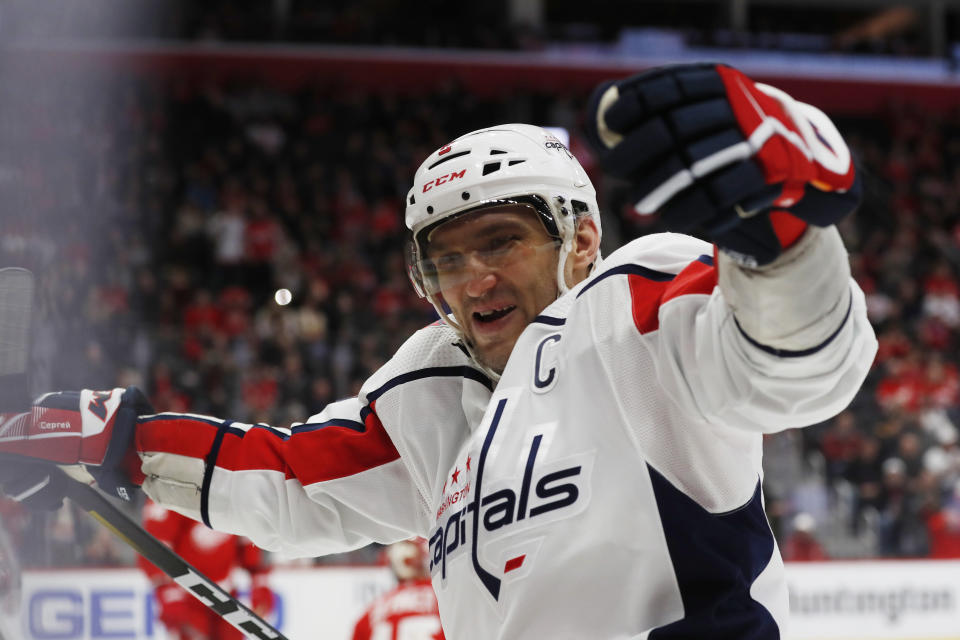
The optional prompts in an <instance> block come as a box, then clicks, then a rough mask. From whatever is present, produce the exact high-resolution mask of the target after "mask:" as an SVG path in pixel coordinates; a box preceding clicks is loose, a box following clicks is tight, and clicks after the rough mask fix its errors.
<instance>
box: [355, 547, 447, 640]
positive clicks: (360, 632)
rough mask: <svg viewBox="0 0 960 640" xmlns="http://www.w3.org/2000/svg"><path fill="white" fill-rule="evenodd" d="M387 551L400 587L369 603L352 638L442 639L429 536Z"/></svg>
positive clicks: (387, 639) (360, 639) (368, 639)
mask: <svg viewBox="0 0 960 640" xmlns="http://www.w3.org/2000/svg"><path fill="white" fill-rule="evenodd" d="M386 555H387V559H388V561H389V563H390V569H392V570H393V574H394V575H395V576H396V577H397V587H396V588H395V589H393V590H392V591H389V592H388V593H385V594H384V595H382V596H380V597H379V598H378V599H377V600H376V601H374V603H373V604H372V605H370V608H369V609H367V611H366V612H365V613H364V614H363V617H362V618H360V620H358V621H357V625H356V627H354V630H353V640H443V638H444V636H443V630H442V629H441V628H440V613H439V611H438V609H437V596H436V594H435V593H434V592H433V585H432V584H431V582H430V571H429V570H428V569H427V566H428V560H429V559H428V555H427V542H426V540H424V539H423V538H416V539H413V540H404V541H401V542H396V543H394V544H392V545H390V546H389V547H387V550H386Z"/></svg>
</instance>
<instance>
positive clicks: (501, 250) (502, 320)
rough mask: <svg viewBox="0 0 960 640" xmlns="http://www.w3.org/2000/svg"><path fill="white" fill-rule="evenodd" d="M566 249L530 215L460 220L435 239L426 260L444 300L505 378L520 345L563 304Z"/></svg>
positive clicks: (522, 210)
mask: <svg viewBox="0 0 960 640" xmlns="http://www.w3.org/2000/svg"><path fill="white" fill-rule="evenodd" d="M558 247H559V242H558V241H557V240H555V239H554V238H551V237H550V236H549V235H548V234H547V232H546V230H545V229H544V228H543V225H542V224H541V222H540V220H539V219H538V218H537V214H536V213H535V212H533V211H532V210H530V209H529V208H527V207H523V206H518V205H508V206H503V207H497V208H496V209H485V210H483V211H478V212H476V213H472V214H468V215H466V216H464V217H462V218H457V219H455V220H452V221H451V222H448V223H446V224H443V225H441V226H440V227H438V228H437V229H436V230H435V231H434V232H433V233H431V235H430V239H429V246H428V249H427V258H428V259H429V262H430V263H431V265H432V270H433V275H434V277H435V279H436V285H437V288H438V289H439V293H440V296H441V297H442V298H443V300H444V301H446V303H447V305H448V306H449V307H450V309H451V310H452V311H453V315H454V317H455V318H456V319H457V322H458V323H459V324H460V326H461V327H462V329H463V332H464V334H465V335H466V337H467V339H468V340H470V342H471V343H472V344H473V349H474V353H475V354H476V356H477V358H478V359H479V360H480V361H481V362H482V363H483V364H485V365H486V366H488V367H490V368H491V369H493V370H494V371H497V372H502V371H503V368H504V367H505V366H506V364H507V358H509V357H510V352H511V351H512V350H513V345H514V344H515V343H516V341H517V338H518V337H519V336H520V334H521V333H522V332H523V330H524V329H525V328H526V326H527V325H528V324H529V323H530V321H531V320H533V319H534V318H535V317H536V316H537V315H538V314H539V313H540V312H541V311H543V309H545V308H546V307H547V305H549V304H550V303H551V302H553V301H554V300H556V299H557V275H556V274H557V260H558V259H559V250H558Z"/></svg>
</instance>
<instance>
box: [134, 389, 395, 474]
mask: <svg viewBox="0 0 960 640" xmlns="http://www.w3.org/2000/svg"><path fill="white" fill-rule="evenodd" d="M374 406H375V403H371V404H370V406H369V407H368V408H365V409H364V411H363V412H362V413H361V416H358V417H360V418H361V419H362V422H360V421H353V420H346V419H335V420H330V421H328V422H324V423H320V424H307V425H301V426H299V427H295V428H294V429H293V430H292V434H289V435H288V434H287V433H286V432H284V431H280V430H278V429H273V428H271V427H268V426H266V425H255V426H253V427H251V428H250V429H249V430H244V429H239V428H237V427H231V426H228V425H229V421H219V420H215V419H204V418H199V417H196V416H185V415H177V414H159V415H157V416H151V417H149V418H143V419H141V420H140V422H139V425H138V427H137V434H136V439H137V445H136V446H137V451H139V452H162V453H174V454H178V455H182V456H187V457H190V458H199V459H201V460H204V459H206V458H207V456H208V455H209V454H210V452H211V449H212V448H213V445H214V443H215V440H216V437H217V431H218V430H219V429H220V428H221V425H223V439H222V442H221V443H220V446H219V448H218V449H219V450H218V451H217V452H216V453H217V455H216V460H215V464H216V466H217V467H220V468H221V469H226V470H229V471H248V470H264V471H280V472H283V474H284V477H286V478H288V479H290V478H296V479H298V480H299V481H300V482H301V484H304V485H308V484H313V483H315V482H323V481H326V480H334V479H337V478H343V477H346V476H350V475H354V474H356V473H360V472H361V471H366V470H368V469H373V468H375V467H378V466H380V465H383V464H386V463H388V462H392V461H393V460H396V459H397V458H399V457H400V454H399V453H398V452H397V449H396V447H395V446H394V445H393V442H392V441H391V440H390V436H389V435H387V432H386V430H385V429H384V428H383V423H382V422H381V421H380V418H379V417H378V416H377V414H376V410H375V409H374Z"/></svg>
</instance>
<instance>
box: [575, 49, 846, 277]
mask: <svg viewBox="0 0 960 640" xmlns="http://www.w3.org/2000/svg"><path fill="white" fill-rule="evenodd" d="M586 129H587V136H588V138H589V140H590V142H591V144H592V145H593V146H594V147H595V149H596V150H597V152H598V155H599V158H600V163H601V166H602V167H603V169H604V171H605V172H607V173H609V174H610V175H613V176H616V177H619V178H622V179H624V180H627V181H628V182H630V183H631V185H632V186H633V187H634V188H635V190H636V192H635V197H636V203H637V204H636V209H637V212H638V213H640V214H651V213H654V212H657V211H659V212H660V214H661V216H662V218H663V221H664V223H665V224H666V226H667V228H668V229H670V230H672V231H680V232H692V231H695V230H697V229H700V230H702V231H703V232H704V233H706V235H708V236H709V237H710V238H711V239H712V240H713V241H714V242H715V243H716V244H717V245H718V246H719V247H720V248H721V249H722V250H723V251H725V252H727V253H728V254H730V255H732V256H733V257H734V258H736V259H737V260H738V262H740V263H741V264H744V265H745V266H758V265H763V264H766V263H768V262H771V261H772V260H774V259H775V258H776V257H777V256H778V255H779V254H780V252H781V251H782V250H783V249H784V248H786V247H788V246H790V245H791V244H792V243H793V242H794V241H796V239H797V238H799V237H800V235H802V233H803V231H804V229H806V226H807V225H808V224H812V225H816V226H821V227H826V226H829V225H831V224H834V223H836V222H838V221H839V220H841V219H842V218H844V217H845V216H847V215H848V214H850V213H851V212H852V211H853V210H854V209H855V208H856V207H857V205H858V204H859V202H860V195H861V189H860V183H859V179H858V177H857V174H856V171H855V169H854V163H853V160H852V158H851V154H850V150H849V149H848V148H847V145H846V143H845V142H844V141H843V138H842V137H841V135H840V133H839V132H838V131H837V129H836V127H835V126H834V125H833V123H832V122H831V121H830V119H829V118H828V117H827V116H826V115H824V114H823V112H822V111H820V110H819V109H817V108H816V107H812V106H810V105H808V104H804V103H801V102H798V101H796V100H794V99H792V98H791V97H790V96H788V95H787V94H785V93H784V92H782V91H780V90H778V89H775V88H773V87H769V86H766V85H762V84H758V83H754V82H753V81H752V80H750V79H749V78H748V77H747V76H745V75H744V74H742V73H741V72H739V71H737V70H736V69H733V68H731V67H728V66H725V65H720V64H684V65H676V66H669V67H662V68H657V69H653V70H651V71H647V72H645V73H641V74H639V75H635V76H633V77H630V78H627V79H625V80H618V81H614V82H608V83H605V84H603V85H601V86H599V87H597V89H596V90H595V91H594V94H593V97H592V99H591V101H590V106H589V111H588V115H587V125H586Z"/></svg>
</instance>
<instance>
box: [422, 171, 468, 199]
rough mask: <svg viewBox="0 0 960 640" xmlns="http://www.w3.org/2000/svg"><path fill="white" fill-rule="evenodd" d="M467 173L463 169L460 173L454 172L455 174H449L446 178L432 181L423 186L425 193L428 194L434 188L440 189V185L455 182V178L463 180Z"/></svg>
mask: <svg viewBox="0 0 960 640" xmlns="http://www.w3.org/2000/svg"><path fill="white" fill-rule="evenodd" d="M466 172H467V170H466V169H461V170H460V171H456V172H454V173H448V174H447V175H445V176H440V177H439V178H437V179H435V180H431V181H430V182H428V183H427V184H425V185H423V193H426V192H427V191H430V189H433V188H434V187H439V186H440V185H442V184H444V183H445V182H450V181H451V180H454V179H455V178H462V177H463V176H464V174H465V173H466Z"/></svg>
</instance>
